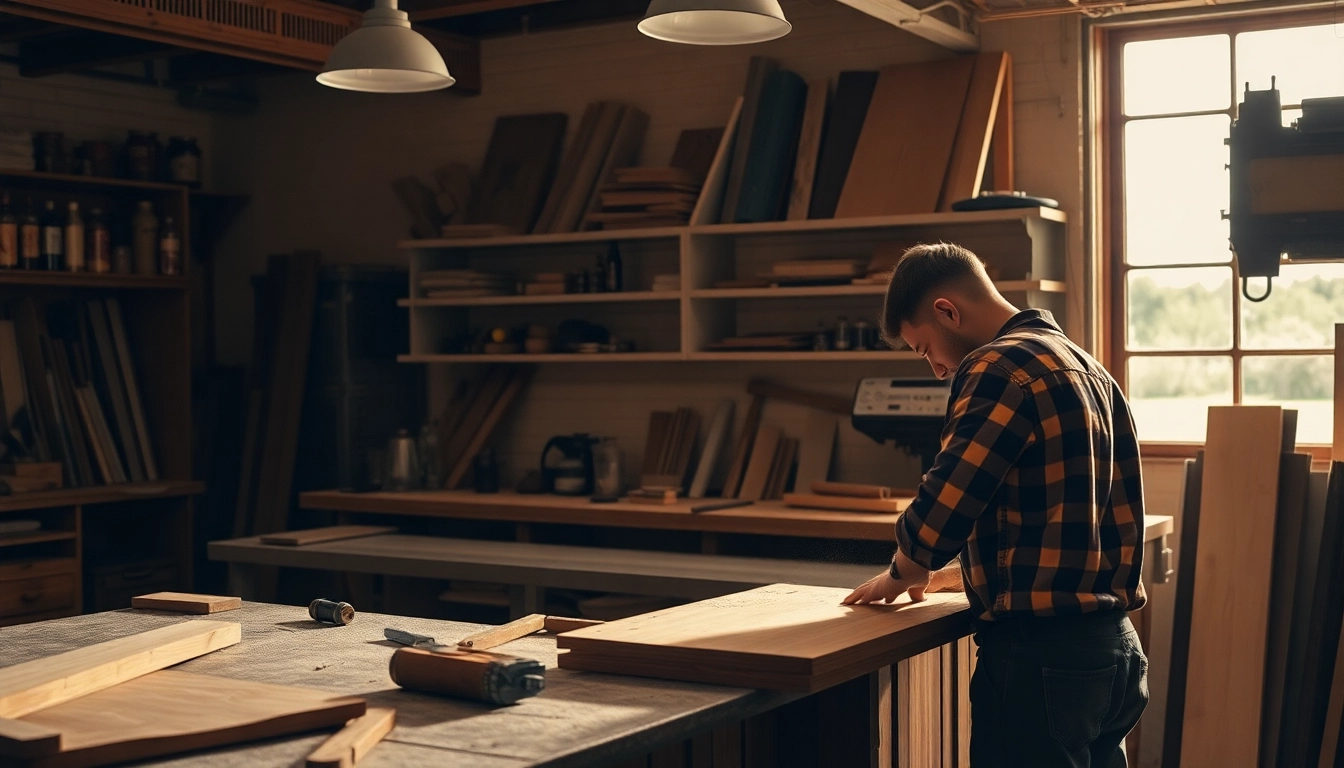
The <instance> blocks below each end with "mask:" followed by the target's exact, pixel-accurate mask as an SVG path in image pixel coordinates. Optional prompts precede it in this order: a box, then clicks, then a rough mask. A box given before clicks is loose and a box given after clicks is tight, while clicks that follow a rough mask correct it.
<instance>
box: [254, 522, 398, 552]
mask: <svg viewBox="0 0 1344 768" xmlns="http://www.w3.org/2000/svg"><path fill="white" fill-rule="evenodd" d="M396 532H397V529H396V528H394V527H392V526H388V525H332V526H327V527H326V528H309V529H308V530H306V531H287V532H285V533H268V534H266V535H265V536H262V537H261V543H262V544H275V545H278V546H282V547H302V546H304V545H306V544H320V543H322V542H324V541H340V540H342V539H358V538H362V537H364V536H378V535H381V534H384V533H396Z"/></svg>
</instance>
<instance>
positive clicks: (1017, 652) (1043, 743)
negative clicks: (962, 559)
mask: <svg viewBox="0 0 1344 768" xmlns="http://www.w3.org/2000/svg"><path fill="white" fill-rule="evenodd" d="M975 640H976V643H977V644H978V645H979V646H980V650H979V652H978V654H977V658H978V660H977V662H976V667H975V674H974V675H973V676H972V677H971V766H972V768H1055V766H1059V768H1125V765H1126V762H1125V748H1124V741H1125V736H1126V735H1127V734H1128V733H1129V731H1130V729H1132V728H1133V727H1134V725H1135V723H1137V722H1138V721H1139V716H1140V715H1142V714H1143V710H1144V707H1146V706H1147V705H1148V658H1147V657H1146V656H1144V655H1143V649H1142V648H1141V647H1140V646H1139V636H1138V634H1137V633H1136V632H1135V631H1134V625H1133V624H1131V623H1130V621H1129V618H1128V617H1127V616H1125V614H1124V613H1123V612H1121V611H1106V612H1102V613H1092V614H1084V615H1082V616H1068V617H1057V618H1040V619H1036V618H1024V619H1010V620H1007V621H1004V622H983V623H979V624H978V625H977V631H976V634H975Z"/></svg>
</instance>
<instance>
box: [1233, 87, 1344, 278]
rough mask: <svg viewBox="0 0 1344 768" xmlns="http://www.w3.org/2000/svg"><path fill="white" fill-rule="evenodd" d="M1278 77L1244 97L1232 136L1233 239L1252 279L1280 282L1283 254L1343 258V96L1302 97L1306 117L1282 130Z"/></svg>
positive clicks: (1244, 269) (1239, 262)
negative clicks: (1275, 279)
mask: <svg viewBox="0 0 1344 768" xmlns="http://www.w3.org/2000/svg"><path fill="white" fill-rule="evenodd" d="M1274 86H1275V83H1274V81H1273V80H1271V81H1270V88H1269V90H1267V91H1252V90H1251V89H1250V84H1249V83H1247V85H1246V92H1245V94H1244V95H1243V97H1242V103H1241V109H1240V111H1239V113H1238V117H1237V120H1236V121H1234V122H1233V123H1232V129H1231V136H1230V137H1229V138H1228V139H1227V144H1228V146H1229V148H1230V154H1231V163H1230V164H1229V166H1228V169H1229V171H1230V172H1231V173H1230V176H1231V179H1230V181H1231V197H1230V204H1231V209H1230V210H1229V211H1227V212H1225V213H1224V214H1223V216H1224V218H1227V219H1229V220H1230V221H1229V228H1230V232H1229V237H1230V239H1231V241H1232V250H1233V252H1234V253H1235V254H1236V259H1237V268H1238V270H1239V271H1240V272H1241V278H1242V287H1241V290H1242V295H1243V296H1245V297H1246V298H1247V299H1248V300H1250V301H1263V300H1264V299H1266V298H1268V297H1269V294H1270V291H1271V290H1272V289H1273V285H1272V283H1267V287H1266V289H1265V292H1264V294H1263V295H1260V296H1255V297H1253V296H1251V295H1250V294H1249V293H1248V292H1247V283H1246V280H1247V278H1250V277H1264V278H1271V279H1272V278H1274V277H1277V276H1278V274H1279V262H1280V260H1281V258H1282V256H1283V255H1285V254H1286V255H1287V256H1288V258H1290V259H1322V258H1339V257H1341V256H1344V97H1335V98H1328V99H1303V100H1302V117H1300V118H1298V120H1297V121H1296V122H1295V123H1294V124H1293V126H1292V127H1289V128H1285V127H1283V116H1282V105H1281V103H1280V100H1279V91H1278V89H1277V88H1275V87H1274Z"/></svg>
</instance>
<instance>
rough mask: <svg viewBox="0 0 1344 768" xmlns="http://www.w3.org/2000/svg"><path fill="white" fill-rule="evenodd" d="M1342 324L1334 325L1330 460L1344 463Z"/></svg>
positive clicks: (1343, 348)
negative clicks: (1332, 434)
mask: <svg viewBox="0 0 1344 768" xmlns="http://www.w3.org/2000/svg"><path fill="white" fill-rule="evenodd" d="M1340 350H1344V323H1339V324H1336V325H1335V390H1334V393H1335V399H1334V406H1335V432H1334V436H1333V438H1332V440H1333V443H1334V446H1333V450H1332V451H1331V455H1330V458H1331V459H1333V460H1334V461H1344V354H1340Z"/></svg>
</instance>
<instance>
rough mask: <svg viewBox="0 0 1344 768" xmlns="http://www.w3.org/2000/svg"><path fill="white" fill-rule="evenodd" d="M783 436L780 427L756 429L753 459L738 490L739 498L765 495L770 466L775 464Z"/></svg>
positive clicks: (754, 497) (756, 498)
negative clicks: (776, 453) (776, 451)
mask: <svg viewBox="0 0 1344 768" xmlns="http://www.w3.org/2000/svg"><path fill="white" fill-rule="evenodd" d="M782 437H783V433H782V432H780V430H779V428H778V427H772V426H769V425H763V426H762V427H761V428H760V429H758V430H757V431H756V438H755V440H753V441H752V446H751V461H749V462H748V463H747V469H746V472H744V473H743V474H742V488H741V489H740V490H739V491H738V493H737V498H739V499H751V500H752V501H759V500H760V499H762V498H764V497H765V481H766V478H767V477H768V476H769V474H770V467H771V466H772V465H773V464H774V461H775V450H776V448H777V447H778V446H779V441H780V438H782Z"/></svg>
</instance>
